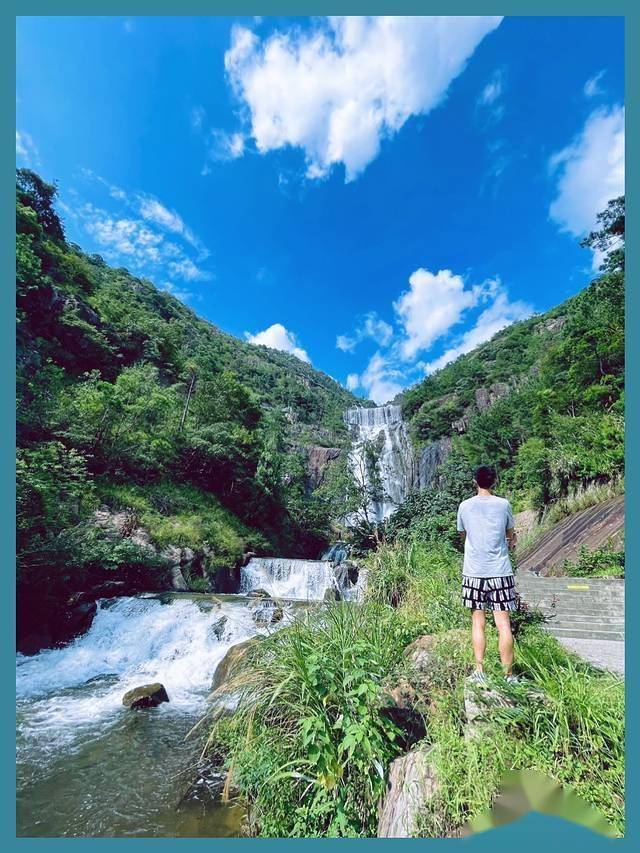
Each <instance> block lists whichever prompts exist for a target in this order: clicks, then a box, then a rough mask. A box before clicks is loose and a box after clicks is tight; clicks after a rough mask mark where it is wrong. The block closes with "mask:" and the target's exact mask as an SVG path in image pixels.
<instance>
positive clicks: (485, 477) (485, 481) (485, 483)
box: [476, 465, 496, 489]
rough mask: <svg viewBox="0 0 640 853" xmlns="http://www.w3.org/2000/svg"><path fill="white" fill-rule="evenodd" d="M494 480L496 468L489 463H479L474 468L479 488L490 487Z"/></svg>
mask: <svg viewBox="0 0 640 853" xmlns="http://www.w3.org/2000/svg"><path fill="white" fill-rule="evenodd" d="M495 481H496V469H495V468H492V467H491V465H481V466H480V467H479V468H478V469H477V470H476V483H477V484H478V485H479V486H480V488H481V489H490V488H491V486H493V484H494V483H495Z"/></svg>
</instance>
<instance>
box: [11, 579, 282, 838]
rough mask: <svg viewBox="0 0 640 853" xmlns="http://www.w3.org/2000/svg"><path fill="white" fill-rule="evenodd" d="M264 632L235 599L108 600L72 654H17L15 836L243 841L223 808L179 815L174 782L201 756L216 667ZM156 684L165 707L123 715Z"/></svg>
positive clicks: (59, 651) (55, 651)
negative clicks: (137, 691)
mask: <svg viewBox="0 0 640 853" xmlns="http://www.w3.org/2000/svg"><path fill="white" fill-rule="evenodd" d="M222 617H226V618H225V619H224V620H222ZM288 618H289V614H288V612H287V613H285V620H284V621H288ZM258 630H259V629H258V628H257V627H256V624H255V622H254V620H253V618H252V613H251V610H250V608H249V606H248V602H247V601H246V600H243V599H241V598H239V597H237V596H236V597H229V596H227V597H222V600H221V601H220V600H217V601H216V600H212V599H205V598H202V597H200V598H198V597H197V596H189V595H183V596H178V595H170V596H168V597H167V598H166V599H165V598H162V599H161V598H158V597H135V598H119V599H113V600H110V601H101V602H99V606H98V612H97V614H96V616H95V618H94V621H93V624H92V626H91V628H90V629H89V631H88V632H87V633H86V634H84V635H83V636H81V637H79V638H77V639H76V640H75V641H74V642H73V643H70V644H69V645H68V646H65V647H64V648H59V649H46V650H43V651H41V652H39V653H38V654H36V655H32V656H30V657H25V656H23V655H18V657H17V671H16V692H17V722H18V727H17V820H18V834H20V835H39V836H42V835H76V836H77V835H188V834H198V835H199V834H204V835H207V834H213V835H215V834H219V835H228V834H237V827H236V826H233V827H230V826H229V827H226V826H225V821H228V819H229V811H228V810H225V809H223V808H222V807H214V809H213V811H211V810H210V811H209V813H208V815H207V816H205V815H204V811H203V809H202V807H201V805H200V806H199V811H198V812H197V814H194V813H193V812H191V813H190V812H183V813H178V812H176V805H177V802H178V800H179V799H180V796H179V794H180V791H179V784H178V782H176V778H177V776H178V775H179V773H180V772H181V771H182V770H184V767H185V766H186V765H187V763H189V762H190V761H192V760H193V756H192V753H193V750H194V744H193V741H190V742H188V743H186V744H185V743H184V736H185V735H186V733H187V732H188V730H189V729H190V728H191V727H192V725H193V724H194V722H195V721H196V720H197V719H198V717H199V716H200V715H201V714H202V712H203V710H204V709H205V708H206V696H207V695H208V693H209V691H210V687H211V679H212V676H213V673H214V672H215V669H216V667H217V665H218V664H219V663H220V661H221V660H222V658H223V657H224V655H225V654H226V652H227V651H228V649H229V648H231V646H233V645H235V644H236V643H239V642H241V641H243V640H245V639H247V638H249V637H251V636H253V635H255V634H256V633H258ZM262 630H263V631H264V630H266V629H262ZM155 681H160V682H162V683H163V684H164V686H165V687H166V690H167V693H168V695H169V699H170V701H169V702H168V703H166V704H163V705H161V706H159V707H158V708H156V709H153V711H151V712H149V711H145V712H131V711H127V710H126V709H125V708H124V707H123V705H122V696H123V694H124V693H125V692H126V691H127V690H129V689H130V688H132V687H136V686H139V685H141V684H148V683H150V682H155ZM62 778H64V784H63V785H61V784H60V780H61V779H62ZM216 808H217V812H216Z"/></svg>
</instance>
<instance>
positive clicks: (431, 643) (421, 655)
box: [404, 634, 438, 676]
mask: <svg viewBox="0 0 640 853" xmlns="http://www.w3.org/2000/svg"><path fill="white" fill-rule="evenodd" d="M437 642H438V637H437V636H436V635H435V634H424V635H423V636H422V637H418V639H417V640H414V641H413V642H412V643H410V644H409V645H408V646H407V648H406V649H405V651H404V656H405V658H406V659H407V661H408V663H409V665H410V666H411V669H412V670H414V672H416V673H419V674H420V675H422V676H424V675H427V674H428V673H429V670H430V667H431V663H432V662H433V660H434V649H435V647H436V644H437Z"/></svg>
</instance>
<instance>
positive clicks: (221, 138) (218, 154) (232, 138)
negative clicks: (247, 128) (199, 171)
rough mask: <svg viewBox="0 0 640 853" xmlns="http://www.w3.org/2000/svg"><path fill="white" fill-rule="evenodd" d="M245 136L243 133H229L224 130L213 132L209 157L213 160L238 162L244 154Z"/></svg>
mask: <svg viewBox="0 0 640 853" xmlns="http://www.w3.org/2000/svg"><path fill="white" fill-rule="evenodd" d="M244 143H245V140H244V135H243V134H242V133H227V132H226V131H224V130H219V129H217V128H216V129H214V130H212V131H211V145H210V147H209V156H210V157H211V159H212V160H220V161H222V162H225V161H227V160H237V159H238V157H242V155H243V154H244Z"/></svg>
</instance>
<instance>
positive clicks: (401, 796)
mask: <svg viewBox="0 0 640 853" xmlns="http://www.w3.org/2000/svg"><path fill="white" fill-rule="evenodd" d="M430 752H431V749H421V748H417V749H414V750H412V751H411V752H408V753H407V754H406V755H402V756H400V758H396V759H395V761H392V762H391V765H390V767H389V775H388V779H387V786H386V790H385V792H384V794H383V795H382V797H381V799H380V803H379V805H378V833H377V834H378V838H411V837H413V836H415V834H416V832H417V831H418V821H419V817H420V814H421V813H422V812H423V811H424V808H425V805H426V804H427V803H428V802H429V800H431V799H432V798H433V797H434V795H435V794H436V793H437V790H438V780H437V777H436V774H435V771H434V768H433V765H432V762H431V760H430Z"/></svg>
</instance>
